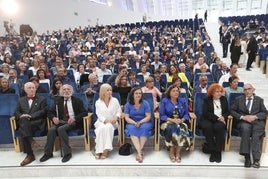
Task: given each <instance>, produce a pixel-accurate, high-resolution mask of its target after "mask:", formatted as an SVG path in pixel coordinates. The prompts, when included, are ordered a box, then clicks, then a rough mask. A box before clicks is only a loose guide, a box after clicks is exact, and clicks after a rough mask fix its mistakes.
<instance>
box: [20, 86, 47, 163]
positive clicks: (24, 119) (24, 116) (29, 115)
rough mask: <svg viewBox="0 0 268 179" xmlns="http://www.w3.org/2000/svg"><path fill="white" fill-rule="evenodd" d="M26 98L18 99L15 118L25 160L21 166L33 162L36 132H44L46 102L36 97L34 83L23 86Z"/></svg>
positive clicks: (42, 98)
mask: <svg viewBox="0 0 268 179" xmlns="http://www.w3.org/2000/svg"><path fill="white" fill-rule="evenodd" d="M24 90H25V93H26V96H24V97H21V98H20V99H19V102H18V105H17V108H16V111H15V117H16V120H17V121H18V129H19V132H20V135H21V139H22V144H23V148H24V152H25V153H26V154H27V156H26V158H25V159H24V160H23V161H22V162H21V164H20V165H21V166H24V165H27V164H29V163H31V162H33V161H34V160H35V157H34V154H33V150H32V148H33V147H36V146H38V145H37V144H36V142H35V141H34V140H33V135H34V132H35V131H36V130H40V131H42V132H45V131H46V127H47V126H46V117H47V101H46V99H45V98H44V97H41V96H36V95H35V94H36V88H35V85H34V83H32V82H28V83H25V85H24Z"/></svg>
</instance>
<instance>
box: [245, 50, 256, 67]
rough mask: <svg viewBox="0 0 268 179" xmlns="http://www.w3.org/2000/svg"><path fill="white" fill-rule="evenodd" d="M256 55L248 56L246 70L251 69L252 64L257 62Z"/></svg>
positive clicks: (250, 54)
mask: <svg viewBox="0 0 268 179" xmlns="http://www.w3.org/2000/svg"><path fill="white" fill-rule="evenodd" d="M255 58H256V53H249V54H248V61H247V67H246V69H249V68H250V66H251V65H252V63H253V62H254V61H255Z"/></svg>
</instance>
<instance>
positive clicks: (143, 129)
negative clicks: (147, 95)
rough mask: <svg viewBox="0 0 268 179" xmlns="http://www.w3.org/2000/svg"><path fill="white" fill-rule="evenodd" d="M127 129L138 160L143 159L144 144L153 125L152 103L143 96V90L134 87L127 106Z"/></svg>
mask: <svg viewBox="0 0 268 179" xmlns="http://www.w3.org/2000/svg"><path fill="white" fill-rule="evenodd" d="M124 112H125V120H126V122H127V124H126V131H127V132H128V133H129V135H130V138H131V141H132V143H133V144H134V147H135V149H136V151H137V156H136V160H137V161H138V162H139V163H141V162H142V161H143V146H144V144H145V143H146V141H147V138H148V137H150V131H151V130H152V128H153V126H152V123H151V122H150V120H151V115H152V114H151V109H150V105H149V103H148V102H147V101H146V100H143V98H142V91H141V89H140V88H139V87H134V88H133V89H132V90H131V91H130V94H129V101H128V102H127V104H126V107H125V111H124Z"/></svg>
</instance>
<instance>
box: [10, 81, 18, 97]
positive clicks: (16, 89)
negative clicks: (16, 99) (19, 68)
mask: <svg viewBox="0 0 268 179" xmlns="http://www.w3.org/2000/svg"><path fill="white" fill-rule="evenodd" d="M10 87H11V88H13V89H14V90H15V93H16V94H17V95H20V94H21V86H20V84H19V83H11V84H10Z"/></svg>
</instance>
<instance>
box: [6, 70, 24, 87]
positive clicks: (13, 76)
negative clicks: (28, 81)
mask: <svg viewBox="0 0 268 179" xmlns="http://www.w3.org/2000/svg"><path fill="white" fill-rule="evenodd" d="M8 73H9V84H12V83H18V84H19V86H20V87H21V89H22V88H23V87H24V82H23V80H22V79H19V78H18V73H17V70H15V69H10V70H9V72H8Z"/></svg>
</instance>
